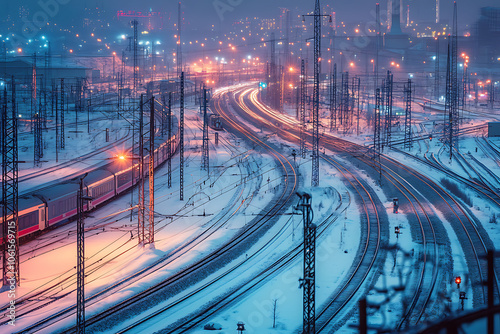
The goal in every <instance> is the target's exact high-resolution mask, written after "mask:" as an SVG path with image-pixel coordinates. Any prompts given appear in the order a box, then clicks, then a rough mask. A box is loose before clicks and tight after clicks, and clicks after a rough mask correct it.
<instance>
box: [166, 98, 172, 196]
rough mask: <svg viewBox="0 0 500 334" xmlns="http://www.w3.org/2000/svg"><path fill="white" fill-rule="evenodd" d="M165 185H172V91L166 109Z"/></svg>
mask: <svg viewBox="0 0 500 334" xmlns="http://www.w3.org/2000/svg"><path fill="white" fill-rule="evenodd" d="M167 136H168V141H167V156H168V161H167V186H168V188H171V187H172V155H173V152H172V92H169V93H168V109H167Z"/></svg>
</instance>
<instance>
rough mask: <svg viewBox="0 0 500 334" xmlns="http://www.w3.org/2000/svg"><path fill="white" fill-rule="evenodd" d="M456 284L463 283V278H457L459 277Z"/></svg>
mask: <svg viewBox="0 0 500 334" xmlns="http://www.w3.org/2000/svg"><path fill="white" fill-rule="evenodd" d="M455 283H456V284H460V283H462V278H461V277H460V276H457V277H456V278H455Z"/></svg>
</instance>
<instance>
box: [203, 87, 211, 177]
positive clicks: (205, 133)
mask: <svg viewBox="0 0 500 334" xmlns="http://www.w3.org/2000/svg"><path fill="white" fill-rule="evenodd" d="M202 153H203V154H202V160H203V161H202V168H203V169H205V170H207V171H208V172H209V171H210V169H209V168H210V167H209V154H210V150H209V147H208V115H207V89H206V88H205V87H203V152H202Z"/></svg>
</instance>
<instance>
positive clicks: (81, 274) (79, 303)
mask: <svg viewBox="0 0 500 334" xmlns="http://www.w3.org/2000/svg"><path fill="white" fill-rule="evenodd" d="M86 176H87V173H85V175H84V176H83V177H82V178H81V179H80V189H79V190H78V195H77V220H78V221H77V226H76V238H77V240H76V248H77V297H76V332H77V333H78V334H85V234H84V232H85V208H84V206H85V202H86V201H89V200H91V199H92V198H90V197H88V196H87V195H86V194H85V192H84V189H85V188H84V186H83V179H84V178H85V177H86Z"/></svg>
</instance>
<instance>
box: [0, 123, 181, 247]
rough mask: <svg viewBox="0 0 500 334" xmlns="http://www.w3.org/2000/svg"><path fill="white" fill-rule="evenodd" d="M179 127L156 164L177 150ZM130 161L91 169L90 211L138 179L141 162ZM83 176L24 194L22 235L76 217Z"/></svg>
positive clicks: (159, 147) (87, 182)
mask: <svg viewBox="0 0 500 334" xmlns="http://www.w3.org/2000/svg"><path fill="white" fill-rule="evenodd" d="M178 131H179V126H177V133H176V134H174V135H172V138H170V139H168V140H166V141H165V142H162V143H158V144H156V146H157V147H156V149H155V151H154V152H155V159H154V162H155V168H156V167H157V166H159V165H161V164H162V163H164V162H165V161H166V160H167V159H169V158H170V157H171V156H172V155H173V154H174V152H175V151H176V149H177V146H178V137H179V135H178ZM168 144H171V145H172V146H171V154H170V156H168V155H167V152H168V147H167V145H168ZM129 161H130V160H125V161H123V160H119V159H117V161H113V162H111V163H109V164H107V165H105V166H103V167H100V168H98V169H95V170H93V171H91V172H89V173H88V175H87V176H86V177H85V179H84V187H85V190H84V192H85V194H84V195H87V196H89V197H91V198H92V200H90V201H88V202H87V203H86V204H85V206H84V209H85V210H86V211H89V210H92V209H94V208H95V207H96V206H98V205H99V204H102V203H104V202H105V201H107V200H109V199H111V198H113V197H115V196H118V195H119V194H121V193H123V192H124V191H126V190H127V189H129V188H131V187H132V186H134V185H135V184H136V183H137V182H138V180H139V165H138V163H137V162H136V161H134V162H129ZM144 161H145V166H144V174H145V175H146V174H147V173H148V170H149V166H148V164H149V155H147V156H146V157H145V158H144ZM82 176H83V174H82ZM79 180H80V178H79V177H75V178H74V179H73V181H68V182H64V183H60V184H56V185H53V186H50V187H47V188H43V189H40V190H37V191H34V192H32V193H30V194H27V195H23V196H20V197H19V202H18V223H19V230H18V236H19V238H20V237H25V236H28V235H30V234H33V233H35V232H37V231H41V230H44V229H46V228H48V227H49V226H53V225H56V224H58V223H60V222H63V221H65V220H68V219H70V218H73V217H75V216H76V214H77V194H78V190H79V187H80V184H79V182H80V181H79ZM1 224H2V221H1V218H0V237H2V236H3V232H2V231H3V229H2V226H1ZM1 243H3V238H0V244H1Z"/></svg>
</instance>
